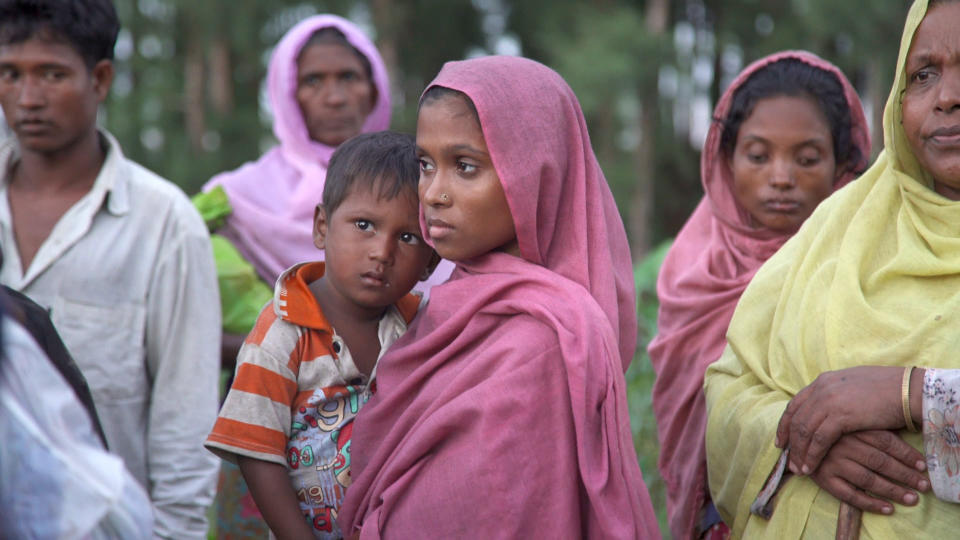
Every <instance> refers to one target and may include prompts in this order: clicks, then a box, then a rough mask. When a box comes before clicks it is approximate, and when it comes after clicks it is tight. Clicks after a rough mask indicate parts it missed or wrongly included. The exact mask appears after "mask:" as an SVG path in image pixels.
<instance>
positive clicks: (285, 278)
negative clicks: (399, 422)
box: [205, 262, 420, 538]
mask: <svg viewBox="0 0 960 540" xmlns="http://www.w3.org/2000/svg"><path fill="white" fill-rule="evenodd" d="M323 273H324V263H322V262H313V263H304V264H299V265H297V266H294V267H292V268H290V269H289V270H287V271H286V272H284V273H283V274H282V275H281V276H280V278H279V279H278V280H277V285H276V289H275V291H274V300H273V302H272V303H271V304H269V305H268V306H267V307H265V308H264V310H263V311H262V312H261V313H260V317H259V318H258V319H257V323H256V325H255V326H254V328H253V330H252V331H251V332H250V334H249V335H248V336H247V339H246V341H245V342H244V345H243V347H242V348H241V349H240V355H239V357H238V358H237V372H236V377H235V378H234V381H233V386H232V387H231V389H230V392H229V393H228V394H227V399H226V401H225V402H224V404H223V407H222V409H221V410H220V416H219V417H218V418H217V422H216V424H215V425H214V427H213V431H212V432H211V433H210V435H209V437H208V438H207V441H206V443H205V446H206V447H207V448H208V449H209V450H211V451H212V452H214V453H215V454H217V455H219V456H220V457H222V458H224V459H226V460H229V461H236V456H237V455H242V456H246V457H252V458H256V459H261V460H264V461H269V462H273V463H278V464H282V465H285V466H286V467H287V469H288V470H289V472H290V478H291V481H292V485H293V488H294V491H295V492H296V493H297V497H298V499H299V500H300V507H301V510H302V511H303V513H304V515H305V517H306V519H307V520H308V521H309V522H310V524H311V525H312V527H313V532H314V536H316V537H317V538H338V537H339V529H338V527H337V526H336V514H337V512H338V511H339V508H340V503H341V501H342V500H343V497H344V493H345V490H346V488H347V486H349V485H350V435H351V432H352V427H353V425H352V420H353V418H354V416H355V415H356V413H357V411H359V409H360V407H361V406H362V405H363V404H364V403H366V401H367V400H368V399H369V397H370V383H371V382H372V378H370V379H369V380H368V378H367V377H366V376H365V375H364V374H362V373H361V372H360V371H359V370H358V369H357V367H356V365H354V363H353V359H352V358H351V356H350V352H349V350H348V349H347V346H346V344H345V343H344V342H343V340H342V339H341V338H340V336H338V335H337V334H336V331H335V330H334V329H333V328H332V327H331V326H330V323H329V322H328V321H327V319H326V317H324V315H323V311H322V310H321V309H320V305H319V304H318V303H317V301H316V298H315V297H314V295H313V293H312V292H311V290H310V287H309V284H310V283H312V282H313V281H315V280H317V279H319V278H320V277H322V276H323ZM419 303H420V299H419V298H418V297H417V296H415V295H413V294H408V295H407V296H405V297H404V298H402V299H401V300H400V301H399V302H397V303H396V304H395V305H394V306H391V307H390V308H389V309H388V310H387V312H386V313H385V314H384V316H383V318H382V319H381V321H380V326H379V331H378V335H379V338H380V347H381V348H380V355H381V356H382V355H383V353H384V352H385V351H386V350H387V347H389V345H390V344H391V343H393V342H394V341H396V339H397V338H399V337H400V336H401V335H402V334H403V333H404V332H405V331H406V329H407V323H408V322H409V321H410V320H411V319H412V318H413V316H414V315H415V314H416V311H417V308H418V305H419ZM375 373H376V368H374V376H375Z"/></svg>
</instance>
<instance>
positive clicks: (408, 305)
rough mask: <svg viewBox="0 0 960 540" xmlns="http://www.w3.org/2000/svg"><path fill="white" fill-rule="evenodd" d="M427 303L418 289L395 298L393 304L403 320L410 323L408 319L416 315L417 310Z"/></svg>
mask: <svg viewBox="0 0 960 540" xmlns="http://www.w3.org/2000/svg"><path fill="white" fill-rule="evenodd" d="M426 303H427V299H426V297H425V296H424V295H423V293H421V292H419V291H410V292H408V293H407V294H406V295H404V297H403V298H401V299H400V300H397V303H396V304H394V306H395V307H396V308H397V311H399V312H400V316H402V317H403V321H404V322H405V323H407V324H410V321H412V320H413V318H414V317H416V316H417V311H419V310H420V308H422V307H423V306H425V305H426Z"/></svg>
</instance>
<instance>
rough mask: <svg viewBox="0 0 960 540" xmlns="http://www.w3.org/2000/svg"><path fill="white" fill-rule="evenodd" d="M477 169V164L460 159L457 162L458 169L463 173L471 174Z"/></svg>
mask: <svg viewBox="0 0 960 540" xmlns="http://www.w3.org/2000/svg"><path fill="white" fill-rule="evenodd" d="M476 170H477V166H476V165H471V164H470V163H467V162H465V161H458V162H457V171H459V172H461V173H464V174H471V173H473V172H474V171H476Z"/></svg>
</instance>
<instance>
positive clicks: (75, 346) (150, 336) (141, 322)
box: [0, 132, 220, 538]
mask: <svg viewBox="0 0 960 540" xmlns="http://www.w3.org/2000/svg"><path fill="white" fill-rule="evenodd" d="M101 135H102V136H103V139H104V141H106V145H107V147H108V150H107V155H106V160H105V161H104V163H103V167H102V168H101V170H100V174H99V175H98V177H97V179H96V181H95V182H94V185H93V187H92V189H91V190H90V192H89V193H87V194H86V195H85V196H84V197H83V198H81V199H80V200H79V201H77V203H76V204H74V205H73V206H72V207H71V208H70V209H69V210H68V211H67V212H66V213H65V214H64V215H63V216H62V217H61V218H60V220H59V221H58V222H57V224H56V225H55V226H54V228H53V231H51V233H50V235H49V236H48V237H47V239H46V240H45V241H44V242H43V245H41V246H40V249H39V251H38V252H37V254H36V256H35V257H34V259H33V261H32V262H31V264H30V267H29V268H27V269H26V270H25V271H24V269H22V268H21V262H20V257H19V252H18V250H17V248H16V241H15V237H14V233H13V230H12V220H11V213H10V206H9V199H8V196H7V184H8V183H9V171H10V166H11V164H12V163H14V162H15V160H17V159H18V149H17V147H16V140H15V138H11V139H9V140H7V141H6V142H5V143H4V144H2V145H0V171H2V172H3V182H2V185H0V241H2V246H3V252H4V258H5V263H4V266H3V268H2V271H0V283H3V284H5V285H8V286H10V287H11V288H14V289H17V290H19V291H21V292H23V293H24V294H26V295H28V296H30V297H31V298H32V299H33V300H34V301H36V302H37V303H38V304H41V305H43V306H45V307H47V308H48V309H50V310H51V314H50V315H51V318H52V319H53V323H54V325H56V327H57V330H58V331H59V332H60V336H61V337H62V338H63V341H64V343H65V344H66V345H67V348H68V349H69V350H70V353H71V354H72V355H73V357H74V359H75V360H76V362H77V365H78V366H79V367H80V370H81V371H82V372H83V374H84V376H85V377H86V378H87V382H88V384H89V385H90V390H91V391H92V393H93V398H94V402H95V404H96V407H97V412H98V414H99V416H100V420H101V423H102V424H103V429H104V432H105V433H106V436H107V443H108V445H109V446H110V449H111V451H113V452H115V453H117V454H119V455H120V456H121V457H123V459H124V462H125V463H126V465H127V468H128V469H129V470H130V472H132V473H133V475H134V477H135V478H136V479H137V480H138V481H139V482H140V483H141V484H142V485H143V486H144V487H146V488H147V490H148V492H149V493H150V498H151V500H152V502H153V505H154V513H155V516H156V521H155V529H154V534H155V535H156V536H159V537H170V538H203V537H204V536H205V534H206V530H207V518H206V509H207V507H208V506H209V505H210V503H211V502H212V500H213V494H214V491H215V488H216V476H217V471H218V466H219V464H218V463H217V460H216V459H215V458H214V456H212V455H211V454H210V453H209V452H206V451H205V450H204V449H203V441H204V439H205V438H206V435H207V433H208V432H209V431H210V428H211V427H213V423H214V420H215V419H216V415H217V393H218V376H219V367H220V310H219V306H220V302H219V298H218V289H217V281H216V271H215V268H214V262H213V254H212V252H211V248H210V238H209V236H208V234H207V230H206V227H205V226H204V224H203V221H202V219H201V218H200V216H199V215H198V214H197V212H196V210H194V208H193V206H192V205H191V204H190V201H189V200H188V199H187V197H186V196H185V195H184V194H183V192H181V191H180V190H179V189H178V188H177V187H176V186H174V185H173V184H171V183H169V182H167V181H166V180H163V179H162V178H160V177H158V176H157V175H155V174H153V173H151V172H150V171H148V170H146V169H144V168H143V167H141V166H140V165H137V164H136V163H134V162H132V161H130V160H128V159H126V158H124V156H123V153H122V152H121V150H120V146H119V144H118V143H117V141H116V140H115V139H114V138H113V137H112V136H110V135H109V134H107V133H105V132H102V133H101Z"/></svg>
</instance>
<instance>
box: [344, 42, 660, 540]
mask: <svg viewBox="0 0 960 540" xmlns="http://www.w3.org/2000/svg"><path fill="white" fill-rule="evenodd" d="M417 147H418V154H419V156H420V163H421V171H422V172H421V177H420V202H421V211H422V217H421V225H422V227H423V229H424V234H425V236H426V238H428V239H429V240H428V241H429V242H430V243H431V244H432V245H433V246H434V247H435V249H436V250H437V252H438V253H439V254H440V255H441V256H442V257H444V258H447V259H449V260H452V261H455V262H456V264H457V268H456V269H455V270H454V273H453V275H452V276H451V278H450V280H449V281H448V282H447V283H445V284H443V285H441V286H438V287H435V288H434V289H433V290H432V292H431V299H430V303H429V304H428V305H427V306H426V308H425V309H424V310H422V311H421V312H420V313H419V315H418V316H417V319H416V320H415V321H414V323H413V325H412V326H411V327H410V329H409V331H408V332H407V334H405V335H404V337H402V338H401V339H400V340H398V341H397V342H396V343H395V344H394V346H393V348H391V349H390V351H389V352H388V353H387V354H386V355H385V356H384V358H383V359H382V360H381V363H380V365H379V367H378V370H377V378H378V382H377V384H378V390H377V393H376V394H375V395H374V396H373V398H372V399H371V400H370V402H369V403H368V404H367V405H366V406H365V408H364V409H362V411H361V413H360V415H359V416H358V417H357V419H356V420H355V424H354V432H353V437H354V438H353V443H352V459H353V461H352V467H353V469H352V470H353V474H354V478H353V483H352V485H351V487H350V489H349V490H348V493H347V498H346V500H345V502H344V506H343V508H342V509H341V513H340V519H341V523H343V524H344V533H345V534H347V535H349V534H351V532H360V534H361V537H362V538H378V537H380V536H390V537H393V538H413V537H418V536H429V537H436V538H463V537H475V536H483V537H493V538H500V537H510V538H580V537H589V538H598V537H604V538H658V537H659V531H658V529H657V523H656V517H655V516H654V513H653V508H652V506H651V504H650V498H649V496H648V494H647V490H646V486H645V485H644V483H643V478H642V476H641V474H640V468H639V466H638V464H637V458H636V453H635V450H634V447H633V441H632V437H631V433H630V425H629V424H630V423H629V418H628V415H627V401H626V395H625V382H624V377H623V373H624V371H625V370H626V368H627V365H628V364H629V362H630V359H631V357H632V355H633V352H634V349H635V347H636V332H637V327H636V315H635V307H634V301H635V300H634V293H633V281H632V272H631V265H630V252H629V248H628V246H627V239H626V235H625V233H624V228H623V223H622V222H621V220H620V216H619V214H618V213H617V208H616V205H615V204H614V200H613V196H612V195H611V193H610V189H609V186H608V185H607V183H606V180H605V179H604V177H603V173H602V171H601V170H600V167H599V165H598V164H597V160H596V158H595V156H594V154H593V150H592V149H591V148H590V139H589V136H588V134H587V129H586V124H585V122H584V119H583V114H582V112H581V110H580V105H579V103H578V102H577V99H576V97H575V96H574V94H573V92H572V91H571V90H570V88H569V87H568V86H567V84H566V83H565V82H564V81H563V79H561V78H560V76H559V75H557V74H556V73H555V72H554V71H552V70H551V69H549V68H547V67H546V66H543V65H541V64H538V63H536V62H534V61H532V60H527V59H524V58H511V57H487V58H480V59H474V60H467V61H463V62H450V63H448V64H446V65H445V66H444V67H443V69H442V70H441V71H440V74H439V75H437V78H436V79H435V80H434V81H433V82H432V83H431V84H430V85H429V87H428V89H427V91H426V92H425V93H424V95H423V97H422V98H421V103H420V113H419V116H418V121H417Z"/></svg>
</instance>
